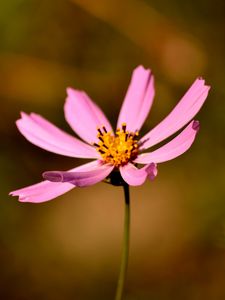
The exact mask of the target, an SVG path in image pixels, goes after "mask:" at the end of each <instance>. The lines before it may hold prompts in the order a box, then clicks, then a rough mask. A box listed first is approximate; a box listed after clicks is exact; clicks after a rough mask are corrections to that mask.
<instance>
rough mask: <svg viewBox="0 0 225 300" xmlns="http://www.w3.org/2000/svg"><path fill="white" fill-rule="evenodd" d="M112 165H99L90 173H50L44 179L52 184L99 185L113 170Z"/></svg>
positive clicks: (44, 174) (45, 174)
mask: <svg viewBox="0 0 225 300" xmlns="http://www.w3.org/2000/svg"><path fill="white" fill-rule="evenodd" d="M113 168H114V167H113V166H112V165H106V164H99V166H98V168H96V169H94V170H90V171H75V172H70V171H69V172H62V171H48V172H44V173H43V177H44V178H45V179H47V180H49V181H52V182H70V183H72V184H74V185H75V186H79V187H84V186H90V185H93V184H95V183H98V182H100V181H102V180H103V179H105V178H106V177H107V176H108V175H109V174H110V173H111V172H112V170H113Z"/></svg>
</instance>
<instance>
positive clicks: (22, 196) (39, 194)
mask: <svg viewBox="0 0 225 300" xmlns="http://www.w3.org/2000/svg"><path fill="white" fill-rule="evenodd" d="M100 165H101V162H100V161H98V160H95V161H92V162H90V163H87V164H84V165H82V166H79V167H76V168H74V169H71V170H70V172H77V171H91V170H95V169H97V168H99V166H100ZM74 187H75V185H74V184H72V183H69V182H50V181H48V180H45V181H41V182H39V183H36V184H33V185H30V186H27V187H25V188H22V189H18V190H15V191H12V192H10V193H9V195H11V196H19V201H20V202H32V203H42V202H46V201H49V200H52V199H54V198H56V197H58V196H60V195H62V194H64V193H66V192H68V191H70V190H72V189H73V188H74Z"/></svg>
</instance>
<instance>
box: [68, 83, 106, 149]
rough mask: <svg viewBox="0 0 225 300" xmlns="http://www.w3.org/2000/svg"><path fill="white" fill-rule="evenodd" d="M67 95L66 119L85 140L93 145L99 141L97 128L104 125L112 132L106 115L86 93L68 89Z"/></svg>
mask: <svg viewBox="0 0 225 300" xmlns="http://www.w3.org/2000/svg"><path fill="white" fill-rule="evenodd" d="M67 94H68V97H67V99H66V103H65V106H64V112H65V118H66V120H67V122H68V123H69V124H70V126H71V128H72V129H73V130H74V131H75V132H76V133H77V134H78V135H79V136H80V137H81V138H82V139H83V140H85V141H86V142H88V143H91V144H92V143H94V142H96V141H98V138H97V134H98V131H97V128H98V127H101V126H103V125H104V126H105V128H106V129H107V131H112V127H111V125H110V123H109V121H108V120H107V118H106V116H105V115H104V113H103V112H102V111H101V109H100V108H99V107H98V106H97V105H96V104H95V103H94V102H93V101H92V100H91V99H90V98H89V97H88V95H87V94H86V93H85V92H83V91H78V90H74V89H72V88H68V89H67Z"/></svg>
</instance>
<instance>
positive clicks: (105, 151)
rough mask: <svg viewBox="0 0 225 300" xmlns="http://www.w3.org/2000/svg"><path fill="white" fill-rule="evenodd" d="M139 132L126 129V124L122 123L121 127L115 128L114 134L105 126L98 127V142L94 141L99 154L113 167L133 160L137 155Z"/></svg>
mask: <svg viewBox="0 0 225 300" xmlns="http://www.w3.org/2000/svg"><path fill="white" fill-rule="evenodd" d="M138 135H139V133H138V131H136V132H129V131H126V124H125V123H123V124H122V129H120V128H118V129H117V130H116V134H115V136H114V135H112V133H111V132H107V130H106V128H105V126H102V128H98V135H97V137H98V139H99V142H98V144H97V143H94V146H95V147H96V150H97V151H98V152H99V153H100V154H101V156H102V158H103V160H104V162H105V163H110V164H112V165H114V166H115V167H119V166H123V165H125V164H127V163H128V162H129V161H132V160H134V159H135V158H136V157H137V155H138V141H137V137H138Z"/></svg>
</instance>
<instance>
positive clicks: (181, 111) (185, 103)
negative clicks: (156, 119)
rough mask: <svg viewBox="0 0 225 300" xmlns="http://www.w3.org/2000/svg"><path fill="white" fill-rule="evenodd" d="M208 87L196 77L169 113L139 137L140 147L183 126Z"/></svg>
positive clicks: (203, 100) (194, 112)
mask: <svg viewBox="0 0 225 300" xmlns="http://www.w3.org/2000/svg"><path fill="white" fill-rule="evenodd" d="M209 89H210V86H207V85H205V81H204V80H203V79H196V80H195V82H194V83H193V84H192V86H191V87H190V88H189V90H188V91H187V92H186V94H185V95H184V96H183V98H182V99H181V100H180V102H179V103H178V104H177V105H176V106H175V108H174V109H173V110H172V111H171V113H170V114H169V115H168V116H167V117H166V118H165V119H164V120H163V121H161V122H160V123H159V124H158V125H157V126H155V127H154V128H153V129H152V130H150V131H149V132H148V133H147V134H146V135H145V136H143V137H142V138H141V140H140V143H142V146H141V149H147V148H149V147H151V146H154V145H156V144H158V143H160V142H161V141H163V140H164V139H166V138H168V137H169V136H171V135H172V134H174V133H175V132H177V131H178V130H179V129H181V128H182V127H183V126H185V125H186V124H187V123H188V122H189V121H190V120H191V119H192V118H193V117H194V116H195V115H196V114H197V113H198V111H199V110H200V108H201V107H202V105H203V103H204V102H205V100H206V97H207V95H208V92H209Z"/></svg>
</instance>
